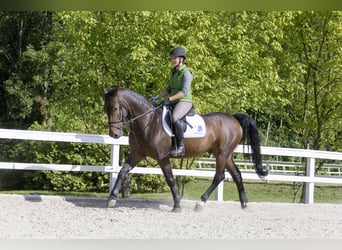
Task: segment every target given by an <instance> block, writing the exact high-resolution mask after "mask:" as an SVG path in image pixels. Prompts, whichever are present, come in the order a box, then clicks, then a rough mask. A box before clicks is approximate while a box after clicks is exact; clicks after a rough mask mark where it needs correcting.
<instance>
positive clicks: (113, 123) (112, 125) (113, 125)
mask: <svg viewBox="0 0 342 250" xmlns="http://www.w3.org/2000/svg"><path fill="white" fill-rule="evenodd" d="M161 107H162V106H157V107H154V108H153V109H151V110H149V111H146V112H145V113H142V114H140V115H137V116H136V117H133V118H131V119H128V120H125V118H126V117H125V115H124V109H125V110H126V113H128V109H127V108H126V107H125V106H124V105H123V104H122V103H119V111H120V119H119V120H118V121H109V122H108V126H109V127H110V128H116V129H118V130H123V128H124V127H126V126H127V124H130V123H131V124H133V122H134V121H136V120H138V119H139V118H141V117H143V116H145V115H147V114H149V113H152V112H153V116H152V117H151V119H150V121H149V122H148V123H147V125H146V126H145V127H144V128H143V129H141V131H143V130H145V129H146V128H147V127H149V126H150V125H151V123H152V120H153V118H154V113H155V111H156V110H157V109H160V108H161ZM119 123H121V124H122V126H120V127H118V126H116V124H119ZM130 130H131V132H133V133H138V132H136V131H134V130H132V128H130Z"/></svg>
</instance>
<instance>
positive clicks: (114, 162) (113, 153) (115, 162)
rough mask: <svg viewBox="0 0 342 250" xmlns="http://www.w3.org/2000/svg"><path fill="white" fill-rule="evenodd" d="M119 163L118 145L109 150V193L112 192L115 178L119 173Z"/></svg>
mask: <svg viewBox="0 0 342 250" xmlns="http://www.w3.org/2000/svg"><path fill="white" fill-rule="evenodd" d="M119 161H120V145H116V144H113V145H111V150H110V165H111V166H112V171H110V173H109V193H110V192H111V191H112V189H113V187H114V184H115V181H116V178H117V176H118V172H119Z"/></svg>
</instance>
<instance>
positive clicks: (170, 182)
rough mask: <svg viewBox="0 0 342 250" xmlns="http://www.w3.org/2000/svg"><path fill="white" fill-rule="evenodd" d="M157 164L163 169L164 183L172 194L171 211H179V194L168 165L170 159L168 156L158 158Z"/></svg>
mask: <svg viewBox="0 0 342 250" xmlns="http://www.w3.org/2000/svg"><path fill="white" fill-rule="evenodd" d="M159 165H160V167H161V169H162V171H163V174H164V177H165V180H166V183H167V184H168V186H169V188H170V190H171V193H172V196H173V202H174V205H173V209H172V212H180V211H182V209H181V206H180V199H181V198H180V194H179V192H178V190H177V188H176V184H175V179H174V177H173V173H172V169H171V165H170V160H169V159H168V158H166V159H163V160H160V161H159Z"/></svg>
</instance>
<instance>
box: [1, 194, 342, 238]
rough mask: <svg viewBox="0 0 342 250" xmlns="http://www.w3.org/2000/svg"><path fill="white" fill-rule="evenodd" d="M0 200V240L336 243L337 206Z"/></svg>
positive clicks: (341, 208)
mask: <svg viewBox="0 0 342 250" xmlns="http://www.w3.org/2000/svg"><path fill="white" fill-rule="evenodd" d="M195 203H196V201H192V200H182V203H181V204H182V206H183V210H182V212H181V213H171V212H170V211H171V209H172V205H173V203H172V200H157V199H119V200H118V202H117V205H116V207H115V208H106V206H105V205H106V199H105V198H84V197H70V196H45V195H0V223H1V227H0V239H342V205H334V204H314V205H305V204H290V203H249V207H248V208H247V209H245V210H242V209H241V208H240V204H239V203H238V202H230V201H225V202H217V201H208V202H207V203H206V205H205V207H204V210H203V211H202V212H195V211H194V209H193V208H194V206H195Z"/></svg>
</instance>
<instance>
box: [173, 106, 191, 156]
mask: <svg viewBox="0 0 342 250" xmlns="http://www.w3.org/2000/svg"><path fill="white" fill-rule="evenodd" d="M191 108H192V103H191V102H178V103H177V104H176V105H175V108H174V110H173V113H172V123H173V126H174V133H175V137H176V142H177V143H176V144H175V146H174V148H173V150H172V151H171V152H170V154H171V155H172V156H182V155H184V154H185V147H184V131H183V127H182V125H181V121H180V119H181V118H183V117H184V116H185V115H186V114H187V113H188V112H189V111H190V109H191Z"/></svg>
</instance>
